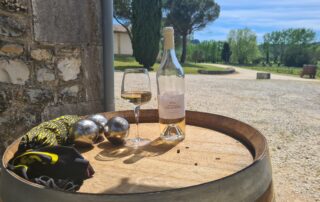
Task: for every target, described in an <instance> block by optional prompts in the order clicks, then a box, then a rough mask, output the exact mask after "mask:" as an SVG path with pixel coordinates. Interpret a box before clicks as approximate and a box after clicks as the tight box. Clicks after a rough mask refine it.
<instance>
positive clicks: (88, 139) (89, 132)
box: [70, 119, 99, 146]
mask: <svg viewBox="0 0 320 202" xmlns="http://www.w3.org/2000/svg"><path fill="white" fill-rule="evenodd" d="M70 135H71V137H72V138H73V140H74V143H75V144H76V145H79V146H86V145H92V144H94V142H95V141H96V139H97V138H98V137H99V127H98V126H97V124H96V123H95V122H93V121H91V120H87V119H84V120H80V121H78V122H76V123H75V124H74V125H73V126H72V127H71V129H70Z"/></svg>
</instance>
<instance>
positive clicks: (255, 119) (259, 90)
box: [115, 72, 320, 202]
mask: <svg viewBox="0 0 320 202" xmlns="http://www.w3.org/2000/svg"><path fill="white" fill-rule="evenodd" d="M150 76H151V81H152V91H153V95H156V82H155V73H151V74H150ZM121 77H122V73H120V72H116V73H115V84H116V85H115V90H116V109H117V110H124V109H132V106H131V105H130V104H128V103H127V102H125V101H124V100H121V98H120V85H121ZM186 84H187V92H186V97H187V109H189V110H195V111H203V112H210V113H216V114H221V115H225V116H229V117H232V118H236V119H238V120H241V121H243V122H246V123H249V124H251V125H252V126H254V127H256V128H257V129H258V130H260V131H261V132H262V133H263V134H264V135H265V136H266V138H267V139H268V142H269V149H270V153H271V159H272V166H273V176H274V181H275V191H276V198H277V201H280V202H282V201H290V202H294V201H320V82H308V80H306V81H301V80H300V81H298V80H259V81H257V80H253V79H251V80H250V79H243V78H241V79H237V78H236V77H233V78H228V77H221V76H213V75H187V76H186ZM156 107H157V102H156V97H155V96H153V98H152V101H151V102H150V103H148V104H146V105H145V106H143V108H156Z"/></svg>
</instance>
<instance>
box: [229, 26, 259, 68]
mask: <svg viewBox="0 0 320 202" xmlns="http://www.w3.org/2000/svg"><path fill="white" fill-rule="evenodd" d="M228 42H229V44H230V47H231V51H232V55H231V60H232V62H234V63H239V64H250V63H252V62H253V61H254V60H255V59H256V58H257V57H258V55H259V49H258V46H257V36H256V34H255V33H254V32H253V31H251V30H250V29H248V28H245V29H238V30H231V31H230V32H229V35H228Z"/></svg>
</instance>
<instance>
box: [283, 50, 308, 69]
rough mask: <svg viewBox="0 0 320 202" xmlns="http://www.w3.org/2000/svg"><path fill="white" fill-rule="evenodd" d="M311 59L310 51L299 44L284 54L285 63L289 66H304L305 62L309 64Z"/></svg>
mask: <svg viewBox="0 0 320 202" xmlns="http://www.w3.org/2000/svg"><path fill="white" fill-rule="evenodd" d="M311 60H312V55H311V53H310V51H309V50H308V49H307V48H304V47H299V46H295V47H292V48H289V49H288V50H287V51H286V53H285V55H284V64H285V65H286V66H289V67H290V66H291V67H302V66H303V65H304V64H309V63H310V61H311Z"/></svg>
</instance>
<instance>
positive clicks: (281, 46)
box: [264, 28, 316, 66]
mask: <svg viewBox="0 0 320 202" xmlns="http://www.w3.org/2000/svg"><path fill="white" fill-rule="evenodd" d="M315 35H316V33H315V32H314V31H313V30H311V29H304V28H302V29H286V30H282V31H274V32H271V33H268V34H266V35H264V38H265V40H264V41H265V45H268V48H269V51H270V58H271V57H273V61H274V63H279V64H280V63H282V64H286V65H290V66H301V65H300V64H301V62H303V61H304V62H306V60H305V59H303V58H307V59H310V58H312V57H309V54H310V53H311V52H310V51H309V50H308V49H309V47H310V44H312V42H314V40H315ZM292 49H296V50H292ZM299 54H301V55H300V56H299ZM302 55H303V57H302ZM298 58H300V59H298Z"/></svg>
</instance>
